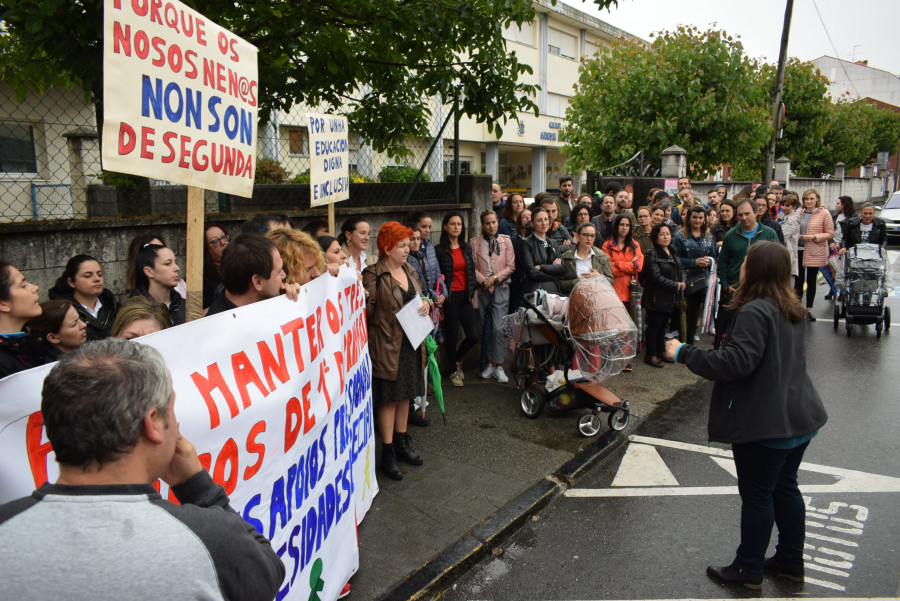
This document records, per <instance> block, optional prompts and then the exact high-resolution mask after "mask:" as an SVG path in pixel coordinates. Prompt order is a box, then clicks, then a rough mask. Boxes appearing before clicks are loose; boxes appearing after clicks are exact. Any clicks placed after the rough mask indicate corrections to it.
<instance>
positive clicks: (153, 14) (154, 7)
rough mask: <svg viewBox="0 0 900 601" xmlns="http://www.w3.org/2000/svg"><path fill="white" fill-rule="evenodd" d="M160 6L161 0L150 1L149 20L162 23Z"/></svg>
mask: <svg viewBox="0 0 900 601" xmlns="http://www.w3.org/2000/svg"><path fill="white" fill-rule="evenodd" d="M161 7H162V0H151V2H150V22H151V23H159V24H160V25H162V24H163V22H162V17H161V16H160V15H159V9H160V8H161Z"/></svg>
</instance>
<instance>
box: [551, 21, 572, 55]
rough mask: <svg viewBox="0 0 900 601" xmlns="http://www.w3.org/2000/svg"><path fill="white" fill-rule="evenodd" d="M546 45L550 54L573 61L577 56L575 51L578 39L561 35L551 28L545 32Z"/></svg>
mask: <svg viewBox="0 0 900 601" xmlns="http://www.w3.org/2000/svg"><path fill="white" fill-rule="evenodd" d="M547 44H548V46H549V52H550V54H555V55H557V56H562V57H565V58H571V59H573V60H574V59H575V57H576V56H578V52H577V50H576V49H577V47H578V46H577V44H578V39H577V38H576V37H575V36H573V35H569V34H568V33H563V32H562V31H560V30H558V29H553V28H552V27H551V28H550V30H549V31H548V32H547Z"/></svg>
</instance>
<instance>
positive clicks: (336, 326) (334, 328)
mask: <svg viewBox="0 0 900 601" xmlns="http://www.w3.org/2000/svg"><path fill="white" fill-rule="evenodd" d="M338 302H340V301H338ZM325 315H326V316H327V317H328V327H329V328H331V333H332V334H337V333H338V332H340V331H341V315H340V313H338V310H337V307H335V305H334V303H333V302H331V299H330V298H329V299H328V300H326V301H325Z"/></svg>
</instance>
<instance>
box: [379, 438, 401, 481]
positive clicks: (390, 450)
mask: <svg viewBox="0 0 900 601" xmlns="http://www.w3.org/2000/svg"><path fill="white" fill-rule="evenodd" d="M381 471H382V472H384V475H385V476H387V477H388V478H390V479H391V480H403V472H401V471H400V466H399V465H397V457H395V456H394V445H393V444H391V443H384V444H382V445H381Z"/></svg>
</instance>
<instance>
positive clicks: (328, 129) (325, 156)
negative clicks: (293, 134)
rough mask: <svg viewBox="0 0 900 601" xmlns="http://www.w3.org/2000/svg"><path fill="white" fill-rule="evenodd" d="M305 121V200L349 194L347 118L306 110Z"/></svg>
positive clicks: (320, 200) (324, 201)
mask: <svg viewBox="0 0 900 601" xmlns="http://www.w3.org/2000/svg"><path fill="white" fill-rule="evenodd" d="M306 118H307V120H308V122H309V130H308V131H309V204H310V206H313V207H318V206H321V205H327V204H329V203H332V202H337V201H339V200H347V199H348V198H350V142H349V138H348V136H347V118H346V117H336V116H335V115H319V114H316V113H307V115H306Z"/></svg>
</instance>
